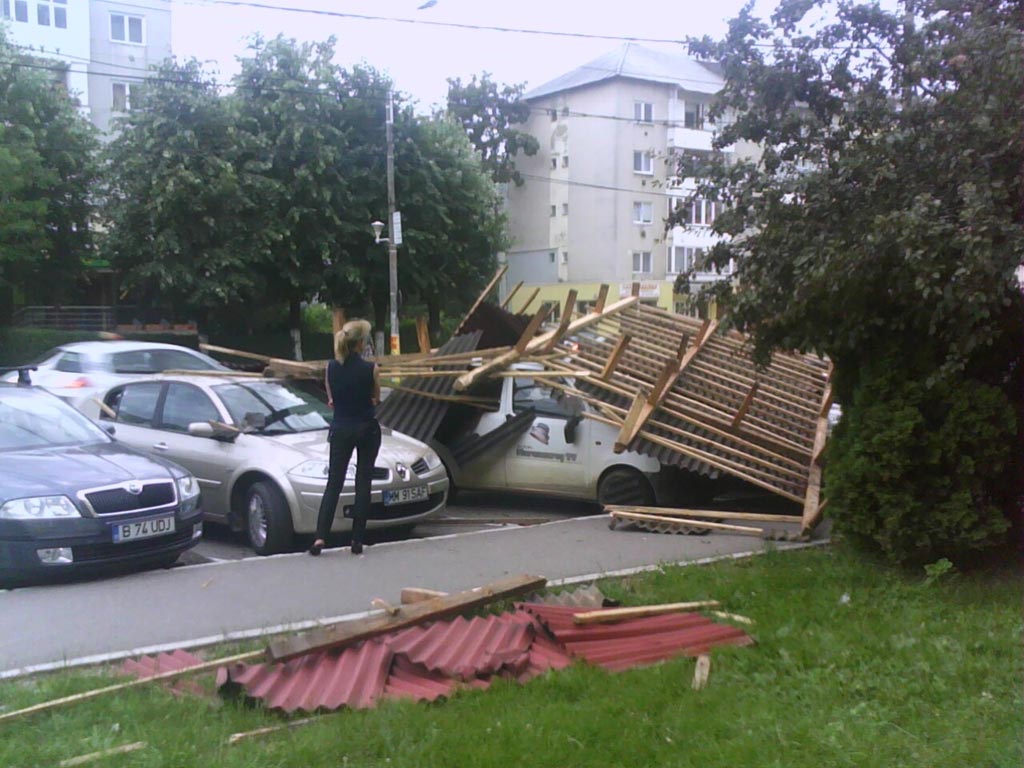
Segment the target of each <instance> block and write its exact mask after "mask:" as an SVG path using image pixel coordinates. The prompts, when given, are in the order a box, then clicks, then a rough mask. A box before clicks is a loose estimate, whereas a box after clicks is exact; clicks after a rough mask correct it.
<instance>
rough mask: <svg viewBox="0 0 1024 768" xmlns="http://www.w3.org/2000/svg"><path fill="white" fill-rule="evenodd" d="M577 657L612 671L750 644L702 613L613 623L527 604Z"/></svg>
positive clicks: (744, 635) (738, 632)
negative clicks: (583, 620)
mask: <svg viewBox="0 0 1024 768" xmlns="http://www.w3.org/2000/svg"><path fill="white" fill-rule="evenodd" d="M520 608H522V609H523V610H525V611H528V612H529V613H531V614H533V615H535V616H536V617H537V618H538V619H539V620H540V622H541V623H542V624H543V625H544V626H545V627H547V628H548V630H549V631H550V632H551V634H552V635H554V637H555V639H556V640H557V641H558V642H559V643H561V644H562V645H564V646H565V648H566V649H567V650H568V651H569V653H571V654H572V655H573V656H578V657H579V658H582V659H585V660H586V661H588V662H590V663H591V664H597V665H599V666H601V667H604V668H605V669H607V670H610V671H620V670H623V669H629V668H631V667H636V666H642V665H645V664H653V663H654V662H657V661H664V660H666V659H670V658H673V657H675V656H695V655H697V654H700V653H705V652H706V651H708V650H709V649H711V648H714V647H716V646H721V645H750V644H751V643H753V642H754V639H753V638H752V637H751V636H750V635H748V634H747V633H746V632H744V631H743V630H741V629H737V628H736V627H733V626H730V625H727V624H718V623H716V622H714V621H711V620H710V619H708V618H705V617H704V616H702V615H700V614H697V613H672V614H665V615H663V616H649V617H645V618H640V619H629V620H626V621H619V622H615V623H611V624H584V625H577V624H576V623H575V622H574V620H573V617H574V616H575V615H576V614H577V613H579V612H580V611H579V610H578V609H575V608H567V607H563V606H557V605H539V604H535V603H534V604H529V603H524V604H521V605H520Z"/></svg>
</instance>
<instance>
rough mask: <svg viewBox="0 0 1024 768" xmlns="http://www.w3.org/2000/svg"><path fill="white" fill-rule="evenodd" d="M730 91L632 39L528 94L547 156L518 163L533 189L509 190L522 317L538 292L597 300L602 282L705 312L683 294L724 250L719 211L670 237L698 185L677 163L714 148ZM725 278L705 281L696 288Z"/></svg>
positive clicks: (708, 205) (714, 77) (709, 70)
mask: <svg viewBox="0 0 1024 768" xmlns="http://www.w3.org/2000/svg"><path fill="white" fill-rule="evenodd" d="M723 84H724V83H723V80H722V78H721V76H720V75H719V74H718V73H717V72H716V71H715V69H714V68H713V67H711V66H709V65H706V64H703V63H700V62H698V61H696V60H694V59H692V58H690V57H688V56H684V55H676V54H667V53H662V52H659V51H655V50H651V49H648V48H644V47H643V46H640V45H637V44H635V43H627V44H625V45H623V46H622V47H621V48H619V49H618V50H616V51H614V52H612V53H609V54H606V55H604V56H601V57H599V58H597V59H595V60H594V61H591V62H589V63H587V64H585V65H583V66H581V67H579V68H577V69H575V70H573V71H571V72H569V73H567V74H565V75H562V76H561V77H558V78H556V79H555V80H552V81H551V82H549V83H546V84H544V85H542V86H540V87H539V88H535V89H533V90H532V91H529V92H528V93H526V94H525V95H524V97H523V98H524V100H526V101H527V102H528V103H529V104H530V106H531V112H532V114H531V117H530V120H529V122H528V123H527V125H526V126H525V130H527V131H528V132H529V133H531V134H532V135H534V136H535V137H537V139H538V141H539V142H540V151H539V152H538V153H537V154H536V155H534V156H533V157H526V156H523V155H520V156H518V157H517V158H516V167H517V169H518V170H519V171H520V172H521V173H522V174H523V176H524V177H525V183H524V184H523V185H522V186H520V187H514V186H510V188H509V191H508V214H509V227H510V234H511V237H512V241H513V244H512V246H511V247H510V249H509V251H508V253H507V256H506V258H507V260H508V264H509V271H508V273H507V276H506V286H505V289H506V290H508V289H509V288H510V287H511V286H514V285H516V284H517V283H519V282H520V281H522V282H523V284H524V286H526V287H527V288H528V289H529V290H525V289H524V290H520V291H519V292H518V294H517V296H515V297H513V299H512V301H511V302H510V306H511V307H512V308H513V309H520V308H521V303H522V302H523V301H524V300H525V299H527V298H528V297H529V296H531V295H532V294H533V293H534V290H533V288H534V287H539V288H540V292H539V294H538V296H539V298H540V300H541V301H552V302H558V301H560V300H564V298H565V295H566V293H567V290H568V289H569V288H575V289H576V290H577V292H578V300H579V301H580V302H587V301H590V300H593V299H594V298H595V297H596V294H597V291H598V288H599V286H600V284H601V283H609V284H610V285H611V286H612V288H613V291H617V294H618V295H620V296H625V295H628V294H629V292H630V290H631V289H632V285H633V283H634V282H639V283H640V297H641V300H643V301H647V302H650V303H654V304H657V305H658V306H661V307H663V308H665V309H670V310H675V311H680V312H688V313H689V312H695V311H696V307H695V304H694V302H693V300H692V298H691V297H690V296H688V295H686V294H676V293H675V292H674V290H673V286H674V285H675V282H676V277H677V276H678V275H679V274H681V273H686V272H689V271H690V269H691V268H692V267H693V266H694V265H695V264H696V263H697V262H698V261H699V259H700V257H701V255H702V253H703V251H704V250H706V249H707V248H709V247H710V246H711V245H712V244H713V243H714V236H713V235H712V234H711V232H710V225H711V224H712V223H713V221H714V217H715V214H716V212H717V211H716V204H715V202H714V201H710V200H698V201H696V203H688V204H687V211H686V218H687V220H688V221H689V222H690V223H691V224H692V225H694V226H692V227H687V228H685V229H684V228H683V227H675V228H673V229H672V230H670V231H668V232H666V220H667V219H668V216H669V210H670V207H672V208H674V207H676V206H678V205H682V203H683V201H684V199H685V198H686V197H687V196H688V195H689V194H690V193H692V191H693V190H694V189H695V186H696V180H695V179H679V178H677V177H676V167H675V155H676V153H677V152H679V151H681V150H686V151H688V152H710V151H711V140H712V137H713V126H712V125H710V124H709V122H708V121H707V120H706V119H705V115H706V113H707V110H708V108H709V106H710V104H711V99H712V97H713V95H714V94H715V93H717V92H718V91H719V90H720V89H721V88H722V86H723ZM737 149H738V148H735V147H730V148H728V149H727V150H726V151H727V152H729V153H734V152H735V151H737ZM743 149H746V150H747V151H751V150H752V149H753V148H740V150H741V151H742V150H743ZM723 277H727V275H719V274H717V273H707V272H704V273H697V274H696V275H694V277H693V278H692V280H691V284H693V283H696V284H700V283H705V282H707V281H710V280H719V279H722V278H723ZM694 287H696V286H694ZM538 307H539V304H537V303H533V304H531V307H530V308H531V309H533V310H536V309H537V308H538Z"/></svg>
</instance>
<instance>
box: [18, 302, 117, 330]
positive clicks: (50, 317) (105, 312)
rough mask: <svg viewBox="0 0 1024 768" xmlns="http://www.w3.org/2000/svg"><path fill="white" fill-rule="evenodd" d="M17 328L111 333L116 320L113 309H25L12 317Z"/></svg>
mask: <svg viewBox="0 0 1024 768" xmlns="http://www.w3.org/2000/svg"><path fill="white" fill-rule="evenodd" d="M12 322H13V325H14V326H15V327H17V328H49V329H54V330H68V331H111V330H113V329H114V325H115V324H116V320H115V317H114V308H113V307H102V306H90V307H85V306H73V307H43V306H34V307H23V308H22V309H19V310H17V311H16V312H15V313H14V315H13V317H12Z"/></svg>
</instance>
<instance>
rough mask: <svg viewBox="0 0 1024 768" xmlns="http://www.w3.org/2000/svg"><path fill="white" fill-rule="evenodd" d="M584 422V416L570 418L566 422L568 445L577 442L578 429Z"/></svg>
mask: <svg viewBox="0 0 1024 768" xmlns="http://www.w3.org/2000/svg"><path fill="white" fill-rule="evenodd" d="M581 421H583V417H582V416H570V417H569V420H568V421H567V422H565V430H564V434H565V442H566V444H567V445H572V444H573V443H575V442H576V427H578V426H579V425H580V422H581Z"/></svg>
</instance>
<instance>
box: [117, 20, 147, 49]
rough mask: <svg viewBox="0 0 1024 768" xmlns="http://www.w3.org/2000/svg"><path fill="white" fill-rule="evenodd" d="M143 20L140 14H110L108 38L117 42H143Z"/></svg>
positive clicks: (139, 43)
mask: <svg viewBox="0 0 1024 768" xmlns="http://www.w3.org/2000/svg"><path fill="white" fill-rule="evenodd" d="M144 21H145V20H144V19H143V17H142V16H128V15H126V14H123V13H112V14H110V39H111V40H113V41H115V42H118V43H135V44H137V45H142V44H143V43H144V42H145V39H144Z"/></svg>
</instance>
